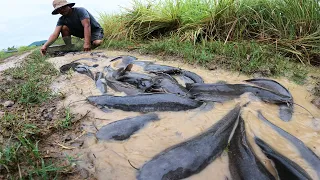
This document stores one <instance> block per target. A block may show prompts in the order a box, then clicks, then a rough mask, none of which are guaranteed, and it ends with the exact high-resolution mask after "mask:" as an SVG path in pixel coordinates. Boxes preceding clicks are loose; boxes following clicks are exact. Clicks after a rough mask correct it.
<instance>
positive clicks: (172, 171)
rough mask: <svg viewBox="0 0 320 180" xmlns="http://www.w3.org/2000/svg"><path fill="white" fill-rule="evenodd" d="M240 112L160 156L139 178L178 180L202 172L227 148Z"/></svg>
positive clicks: (148, 165) (140, 179) (140, 173)
mask: <svg viewBox="0 0 320 180" xmlns="http://www.w3.org/2000/svg"><path fill="white" fill-rule="evenodd" d="M239 113H240V106H239V105H237V106H236V107H235V108H234V109H233V110H231V111H230V112H229V113H228V114H227V115H226V116H224V117H223V118H222V119H221V120H220V121H218V122H217V123H216V124H214V125H213V126H211V127H210V128H209V129H208V130H207V131H206V132H204V133H201V134H199V135H197V136H195V137H193V138H191V139H189V140H187V141H185V142H182V143H180V144H177V145H175V146H173V147H170V148H168V149H166V150H164V151H163V152H161V153H160V154H158V155H156V156H155V157H153V158H152V159H151V160H149V161H148V162H146V163H145V164H144V165H143V166H142V167H141V168H140V170H139V172H138V175H137V179H139V180H150V179H152V180H176V179H183V178H187V177H189V176H191V175H193V174H196V173H199V172H200V171H201V170H203V169H204V168H205V167H207V166H208V165H209V164H210V163H211V162H212V161H213V160H214V159H216V158H217V157H219V156H220V154H221V153H222V151H223V150H224V149H225V148H226V147H227V145H228V139H229V137H230V134H231V132H232V130H233V129H234V126H235V124H236V121H237V119H238V117H239Z"/></svg>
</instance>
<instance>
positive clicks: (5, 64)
mask: <svg viewBox="0 0 320 180" xmlns="http://www.w3.org/2000/svg"><path fill="white" fill-rule="evenodd" d="M31 53H32V51H29V52H26V53H23V54H21V55H15V56H12V57H9V58H7V59H5V60H3V61H1V62H0V73H1V72H2V71H4V70H6V69H9V68H13V67H16V66H19V65H20V63H21V62H22V61H23V60H24V59H25V58H26V57H27V56H28V55H29V54H31Z"/></svg>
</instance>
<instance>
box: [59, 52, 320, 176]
mask: <svg viewBox="0 0 320 180" xmlns="http://www.w3.org/2000/svg"><path fill="white" fill-rule="evenodd" d="M110 61H111V62H117V65H116V66H115V67H111V66H107V67H104V70H103V72H97V73H95V74H93V73H92V72H91V70H90V69H92V68H95V67H97V65H93V66H88V65H85V64H81V63H79V62H78V61H74V62H72V63H70V64H66V65H64V66H62V67H61V68H60V71H61V72H62V73H64V72H66V71H67V70H69V69H73V70H74V71H76V72H78V73H81V74H86V75H87V76H88V77H90V78H91V79H92V80H94V81H95V84H96V87H97V88H98V89H99V90H100V92H101V93H102V95H99V96H89V97H87V101H88V102H89V103H91V104H93V105H95V106H97V107H99V108H101V109H102V110H103V111H105V112H109V111H111V110H112V109H119V110H123V111H134V112H141V113H143V115H141V116H136V117H128V118H125V119H122V120H118V121H115V122H113V123H110V124H107V125H105V126H103V127H102V128H101V129H99V131H98V132H97V133H96V137H97V138H98V139H100V140H105V141H111V140H112V141H123V140H126V139H128V138H130V136H131V135H133V134H134V133H137V132H138V131H139V130H140V129H142V128H143V127H144V126H145V125H146V124H148V123H152V122H153V121H159V120H160V119H159V117H158V115H157V113H156V112H159V111H186V110H190V109H196V108H199V107H200V106H203V105H206V104H210V103H212V102H213V103H223V102H226V101H230V100H234V99H237V98H239V97H240V96H241V95H243V94H245V93H250V94H251V95H253V96H255V97H257V98H259V99H260V100H261V101H263V102H266V103H272V104H276V105H278V107H279V117H280V119H281V120H283V121H285V122H288V121H290V120H291V119H292V114H293V110H294V109H293V104H294V102H293V97H292V95H291V94H290V92H289V91H288V90H287V89H286V88H285V87H284V86H282V85H281V84H279V83H278V82H276V81H274V80H270V79H249V80H246V81H245V82H244V83H242V84H227V83H210V84H208V83H204V81H203V79H202V78H201V77H200V76H199V75H197V74H195V73H193V72H190V71H187V70H184V69H181V68H177V67H172V66H167V65H160V64H156V63H154V62H151V61H140V60H138V59H137V58H135V57H133V56H119V57H117V58H114V59H112V60H110ZM133 66H140V67H141V68H143V71H144V72H143V73H138V72H133V71H132V67H133ZM110 89H112V91H116V92H123V93H125V94H126V95H125V96H114V95H113V94H112V93H111V92H110ZM244 106H246V105H240V104H237V105H236V107H235V108H234V109H232V110H231V111H230V112H229V113H228V114H227V115H225V116H224V117H223V118H222V119H221V120H219V121H218V122H217V123H216V124H214V125H212V126H211V127H210V128H208V129H207V130H206V131H205V132H203V133H201V134H198V135H197V136H195V137H192V138H190V139H188V140H187V141H185V142H182V143H179V144H177V145H174V146H172V147H169V148H167V149H166V150H164V151H162V152H160V153H159V154H158V155H156V156H154V157H153V158H152V159H150V160H149V161H147V162H146V163H145V164H144V165H143V166H142V167H140V168H139V169H138V172H137V179H141V180H143V179H146V180H151V179H152V180H157V179H159V180H160V179H161V180H163V179H167V180H174V179H183V178H187V177H190V176H191V175H193V174H196V173H199V172H200V171H201V170H203V169H204V168H206V166H208V165H209V164H210V163H211V162H212V161H214V160H215V159H216V158H217V157H219V156H220V155H221V153H222V152H223V151H224V150H225V149H226V148H228V157H229V169H230V173H231V177H232V179H279V178H280V179H312V178H311V177H310V175H309V174H308V173H307V172H306V171H305V170H304V169H302V168H301V167H300V166H299V165H298V164H296V163H295V162H293V161H292V160H290V159H288V158H287V157H286V156H285V155H283V154H280V153H278V152H277V151H276V150H275V149H273V148H272V147H271V146H270V145H268V144H267V143H266V142H264V141H263V140H262V139H260V138H258V137H255V138H254V140H255V142H256V144H257V145H258V146H259V147H260V148H261V150H262V152H263V153H264V154H265V155H266V156H267V157H268V158H269V159H270V160H272V161H273V162H274V165H275V166H274V167H275V171H276V172H277V176H278V177H274V176H273V175H272V174H271V173H270V172H269V171H268V170H267V168H266V167H265V166H264V164H263V163H261V162H260V160H259V159H258V158H257V156H256V154H255V153H254V151H253V150H252V148H251V146H250V144H249V143H248V141H247V137H246V133H245V131H246V130H245V125H244V123H245V122H244V120H243V119H242V117H241V109H242V108H243V107H244ZM257 113H258V117H259V119H260V120H261V121H263V122H264V123H265V124H266V125H268V126H270V127H271V128H273V129H274V130H275V131H276V132H277V133H279V134H280V135H282V136H283V137H284V138H285V139H287V140H288V141H290V142H291V143H292V144H293V145H294V146H295V147H296V148H297V150H298V151H299V152H300V154H301V156H302V157H303V158H304V159H305V161H306V162H307V163H308V164H309V165H310V167H312V168H313V169H314V170H315V171H316V172H317V176H318V177H319V178H320V158H319V157H318V156H317V155H316V154H315V153H314V152H312V150H311V149H309V148H308V147H307V146H306V145H305V144H304V143H303V142H302V141H300V140H299V139H297V138H296V137H294V136H293V135H291V134H289V133H288V132H286V131H284V130H283V129H281V128H280V127H278V126H275V125H274V124H273V123H271V122H270V121H269V120H267V119H266V118H265V117H264V116H263V114H262V112H261V111H258V112H257Z"/></svg>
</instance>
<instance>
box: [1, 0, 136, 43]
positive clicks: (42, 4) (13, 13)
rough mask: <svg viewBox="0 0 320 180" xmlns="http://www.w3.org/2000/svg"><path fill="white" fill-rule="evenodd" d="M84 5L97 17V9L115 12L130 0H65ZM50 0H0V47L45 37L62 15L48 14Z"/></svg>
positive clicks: (129, 2)
mask: <svg viewBox="0 0 320 180" xmlns="http://www.w3.org/2000/svg"><path fill="white" fill-rule="evenodd" d="M68 2H70V3H71V2H73V3H76V5H75V7H84V8H86V9H87V10H88V11H89V12H90V13H91V14H92V15H93V16H95V17H96V19H97V20H98V19H99V18H98V17H99V13H106V14H117V13H120V12H122V11H124V9H123V8H130V7H132V2H133V1H132V0H74V1H71V0H68ZM52 11H53V6H52V0H9V1H7V0H6V1H4V0H3V2H2V3H1V11H0V17H1V18H0V49H5V48H7V47H12V46H15V47H18V46H27V45H29V44H31V43H32V42H34V41H40V40H47V39H48V38H49V36H50V35H51V33H52V32H53V31H54V28H55V26H56V23H57V21H58V18H59V17H60V16H61V15H51V12H52Z"/></svg>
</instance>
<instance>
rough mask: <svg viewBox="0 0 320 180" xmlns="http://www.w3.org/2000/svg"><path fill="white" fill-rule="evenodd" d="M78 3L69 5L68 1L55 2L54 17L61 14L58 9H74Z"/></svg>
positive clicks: (59, 0)
mask: <svg viewBox="0 0 320 180" xmlns="http://www.w3.org/2000/svg"><path fill="white" fill-rule="evenodd" d="M75 4H76V3H68V2H67V1H66V0H53V3H52V5H53V8H54V10H53V11H52V15H56V14H59V13H58V9H59V8H61V7H63V6H70V7H73V6H74V5H75Z"/></svg>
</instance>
